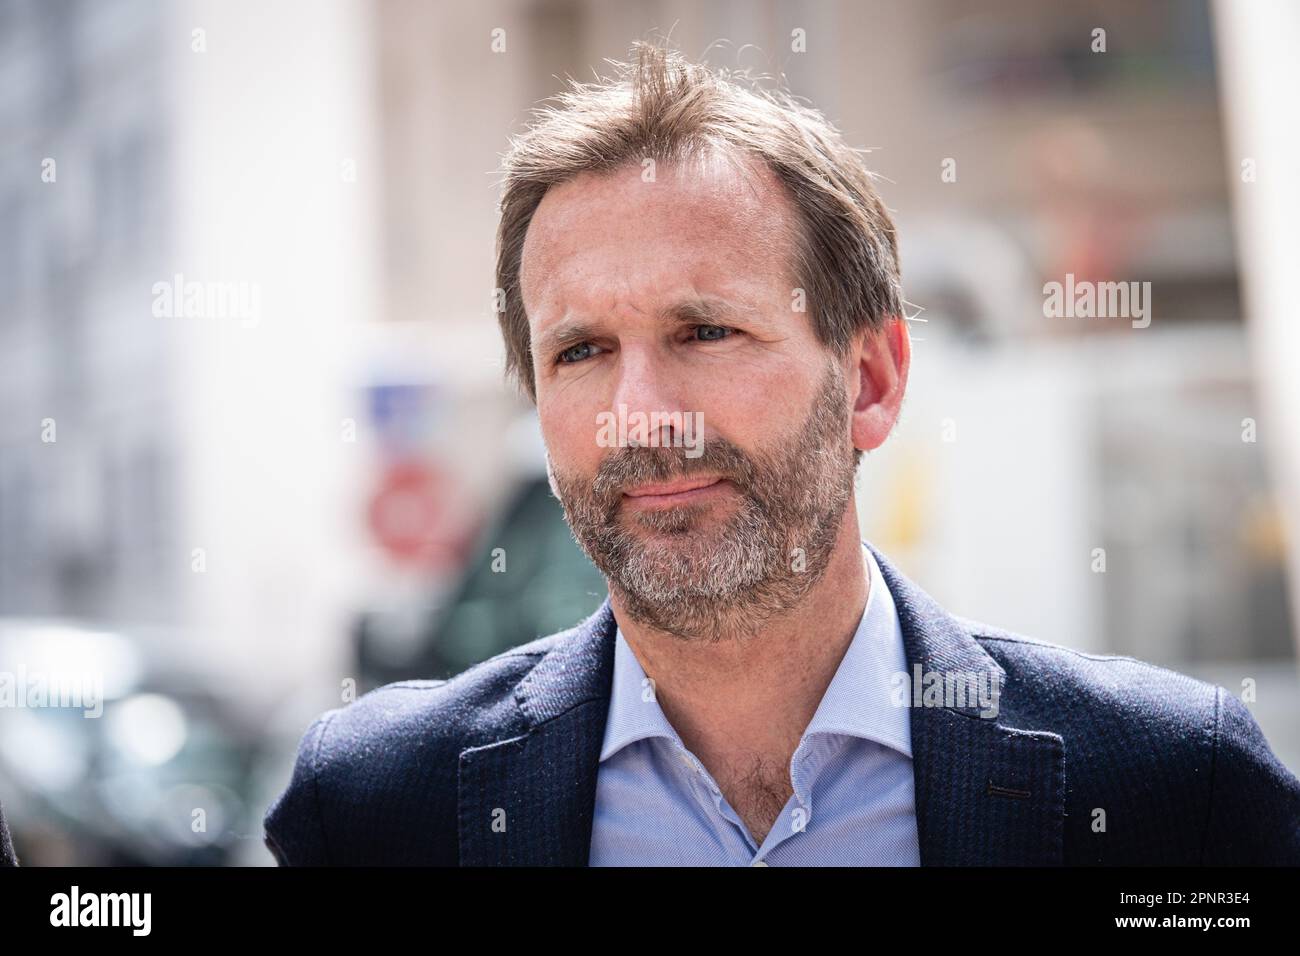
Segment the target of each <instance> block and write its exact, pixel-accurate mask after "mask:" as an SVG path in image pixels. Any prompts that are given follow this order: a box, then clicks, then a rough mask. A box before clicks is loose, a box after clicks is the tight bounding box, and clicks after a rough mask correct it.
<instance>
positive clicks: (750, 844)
mask: <svg viewBox="0 0 1300 956" xmlns="http://www.w3.org/2000/svg"><path fill="white" fill-rule="evenodd" d="M673 748H674V752H675V753H676V754H677V760H678V762H679V763H680V764H681V765H682V768H683V770H684V771H685V774H686V780H687V784H688V786H690V787H691V788H692V792H693V793H694V792H697V791H698V799H700V800H703V801H705V811H706V812H708V803H710V802H711V803H712V804H713V809H714V810H715V811H716V812H717V814H718V815H719V816H721V817H722V818H723V819H724V820H726V821H727V823H728V824H730V827H729V829H727V830H726V832H728V833H729V835H730V837H731V840H735V841H739V842H740V845H741V846H742V847H743V848H744V850H745V855H746V856H748V857H754V856H755V854H758V852H759V851H758V848H757V847H756V846H755V845H754V841H753V838H752V837H751V836H750V835H749V831H748V829H747V828H746V827H745V824H744V822H743V821H742V820H741V819H740V817H739V815H737V813H736V811H735V810H733V809H732V808H731V804H729V803H728V802H727V798H726V797H724V796H723V795H722V789H721V788H720V787H719V786H718V784H717V783H716V781H714V779H713V776H712V775H711V774H710V773H709V771H708V770H707V769H706V768H705V766H704V765H703V764H702V763H700V762H699V760H697V759H696V757H695V755H694V754H692V753H691V752H690V751H689V750H687V749H686V747H685V746H684V745H683V744H682V743H681V741H679V740H674V741H673ZM729 842H730V841H729ZM750 865H751V866H767V864H766V863H765V862H763V861H762V860H761V859H757V858H755V859H753V861H752V862H751V863H750Z"/></svg>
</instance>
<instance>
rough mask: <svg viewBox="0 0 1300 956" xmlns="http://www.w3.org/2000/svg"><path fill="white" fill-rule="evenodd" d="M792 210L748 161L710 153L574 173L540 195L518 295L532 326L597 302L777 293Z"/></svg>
mask: <svg viewBox="0 0 1300 956" xmlns="http://www.w3.org/2000/svg"><path fill="white" fill-rule="evenodd" d="M796 224H797V211H796V209H795V207H794V204H793V203H792V202H791V201H790V199H789V197H788V195H787V194H786V191H785V189H784V187H783V186H782V184H781V182H780V180H779V179H778V178H777V176H776V174H775V173H773V172H772V170H771V169H769V168H768V167H767V166H766V165H765V164H764V163H762V162H760V161H758V160H757V159H750V158H745V159H732V158H730V157H727V156H724V155H721V154H716V153H715V154H710V155H706V156H704V157H700V158H698V159H695V160H692V161H689V162H686V163H681V164H673V165H665V164H663V163H660V164H658V166H657V168H656V169H655V170H654V178H653V180H652V181H647V178H646V175H645V171H644V168H643V167H642V166H641V165H640V164H629V165H627V166H624V167H621V168H619V169H617V170H614V171H612V172H602V173H583V174H581V175H579V176H577V177H575V178H574V179H571V180H569V181H567V182H565V183H563V184H561V185H558V186H554V187H552V188H551V189H550V190H549V191H548V192H547V194H546V196H545V197H544V198H543V199H542V202H541V204H540V205H539V206H538V208H537V211H536V212H535V213H534V215H533V219H532V222H531V223H530V225H529V228H528V234H527V237H526V239H525V242H524V249H523V256H522V261H521V264H520V285H521V292H522V295H523V298H524V303H525V309H526V311H527V312H528V314H529V317H530V320H532V324H533V325H534V329H536V327H537V322H538V320H539V319H540V321H541V323H542V324H546V323H547V319H548V318H552V319H553V318H555V317H556V316H555V315H554V313H555V312H556V311H557V310H559V311H561V312H562V311H565V310H568V309H581V308H583V307H584V304H593V303H595V302H596V301H600V300H603V301H604V302H606V303H608V302H609V301H610V300H611V299H613V300H629V301H631V302H632V303H633V304H635V303H636V302H638V301H645V302H648V301H650V300H652V299H658V298H662V297H664V296H667V295H670V294H673V293H674V292H678V291H681V290H682V289H684V288H690V289H695V290H696V291H701V292H702V291H706V290H705V288H704V287H708V291H712V292H716V293H717V294H720V295H726V294H727V290H728V289H729V288H730V289H733V290H739V289H742V288H744V289H748V290H749V291H750V292H751V293H753V292H757V291H758V290H760V289H768V290H770V291H776V290H784V291H788V290H787V289H786V287H787V286H789V285H790V284H791V282H792V278H791V273H790V262H791V256H792V254H793V251H794V247H795V246H794V236H795V235H796V231H797V225H796Z"/></svg>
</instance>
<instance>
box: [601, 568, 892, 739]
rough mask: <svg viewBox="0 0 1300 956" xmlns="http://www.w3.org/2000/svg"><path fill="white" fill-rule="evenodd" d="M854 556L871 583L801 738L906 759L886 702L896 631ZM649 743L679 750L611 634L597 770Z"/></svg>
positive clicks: (885, 597)
mask: <svg viewBox="0 0 1300 956" xmlns="http://www.w3.org/2000/svg"><path fill="white" fill-rule="evenodd" d="M862 552H863V560H864V561H865V563H866V566H867V575H868V577H869V579H870V582H871V584H870V591H869V593H868V595H867V606H866V607H865V608H864V609H863V612H862V618H861V619H860V621H859V622H858V627H857V630H856V631H855V632H854V635H853V640H852V641H851V642H850V643H849V647H848V650H847V651H845V653H844V658H843V659H842V660H841V661H840V666H839V667H838V668H837V669H836V671H835V676H834V677H833V678H832V679H831V682H830V684H829V685H828V686H827V688H826V692H825V693H824V694H823V695H822V699H821V703H820V704H818V706H817V710H816V712H815V713H814V714H813V718H812V720H811V721H810V722H809V724H808V728H807V729H806V730H805V731H804V735H803V737H804V740H806V739H807V738H808V737H809V736H811V735H812V734H826V735H840V736H850V737H860V738H863V739H866V740H873V741H875V742H877V743H880V744H883V745H885V746H887V747H890V748H892V749H894V750H896V751H898V752H900V753H902V754H904V755H906V756H907V757H911V756H912V742H911V741H912V738H911V725H910V717H909V714H908V710H907V708H906V707H899V706H896V704H895V703H894V702H893V700H891V688H892V687H893V675H895V674H899V673H906V672H907V654H906V651H905V650H904V648H903V631H902V626H901V624H900V622H899V618H898V610H897V608H896V607H895V605H894V597H893V595H892V594H890V593H889V588H888V586H886V584H885V579H884V577H883V576H882V575H881V573H880V567H879V565H878V564H877V563H876V559H875V557H874V556H873V555H872V553H871V549H870V548H868V547H867V546H866V542H863V547H862ZM649 737H665V738H667V739H668V740H670V741H673V742H675V743H677V744H678V745H681V738H680V737H678V735H677V731H675V730H674V729H673V727H672V725H671V724H670V723H669V722H668V718H667V717H666V716H665V715H664V712H663V710H662V709H661V708H660V706H659V704H658V702H657V701H656V700H655V699H654V694H653V691H652V686H651V684H650V680H649V678H647V677H646V673H645V670H644V669H643V668H642V667H641V663H640V661H638V660H637V658H636V655H635V654H634V653H633V652H632V648H631V647H630V646H629V645H628V643H627V641H626V640H625V639H624V637H623V631H622V629H621V628H619V629H618V630H617V632H616V634H615V638H614V679H613V684H612V687H611V691H610V703H609V716H608V718H607V719H606V721H605V738H604V742H603V744H602V745H601V750H600V759H601V761H602V762H603V761H605V760H606V759H608V758H609V757H610V756H612V755H613V754H615V753H617V752H618V751H619V750H621V749H622V748H624V747H626V746H627V745H628V744H631V743H633V742H635V741H637V740H642V739H645V738H649ZM801 743H802V742H801Z"/></svg>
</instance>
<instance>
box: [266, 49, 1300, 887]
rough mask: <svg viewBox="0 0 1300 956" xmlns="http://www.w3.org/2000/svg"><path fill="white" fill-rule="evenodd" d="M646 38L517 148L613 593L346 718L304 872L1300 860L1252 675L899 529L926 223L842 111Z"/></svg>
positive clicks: (319, 739)
mask: <svg viewBox="0 0 1300 956" xmlns="http://www.w3.org/2000/svg"><path fill="white" fill-rule="evenodd" d="M634 53H635V59H634V63H633V64H631V65H627V66H623V67H622V68H621V70H620V75H619V76H618V77H616V78H615V79H614V80H612V81H609V82H602V83H595V84H590V85H586V86H576V87H575V88H574V89H573V90H572V91H571V92H570V93H568V94H567V95H566V96H564V97H562V98H561V100H560V101H559V103H558V105H557V106H556V107H554V108H551V109H550V110H548V111H544V112H543V113H542V114H541V115H540V116H539V118H538V120H537V122H536V123H535V124H534V125H533V127H532V128H531V129H530V130H529V131H528V132H527V133H526V134H525V135H524V136H522V137H521V138H519V139H518V140H517V141H516V142H515V143H514V144H513V148H512V150H511V152H510V153H509V155H508V157H507V160H506V181H505V192H504V197H503V200H502V205H501V211H502V218H501V224H500V232H499V243H498V285H499V287H500V290H501V294H502V296H501V297H502V302H503V304H504V307H503V310H502V312H501V314H500V321H501V327H502V331H503V334H504V337H505V342H506V349H507V358H508V368H509V370H510V371H511V373H513V374H514V375H515V376H516V377H517V378H518V380H519V381H520V383H521V384H522V386H523V388H524V389H525V390H526V392H527V394H528V395H529V396H530V397H531V398H532V400H534V401H535V402H536V406H537V412H538V417H539V420H540V423H541V428H542V434H543V437H544V439H545V444H546V448H547V462H548V472H549V474H550V478H551V487H552V489H553V491H554V492H555V494H556V496H557V497H558V498H559V499H560V501H561V503H562V504H563V507H564V511H565V516H566V519H567V521H568V523H569V524H570V526H571V528H572V530H573V532H574V535H575V537H576V538H577V540H578V542H579V543H580V544H581V546H582V547H583V549H584V550H585V551H586V553H587V554H588V555H589V556H590V558H591V559H592V561H593V562H594V563H595V564H596V566H597V567H598V568H599V569H600V571H601V572H602V573H603V574H604V575H605V577H606V579H607V581H608V584H609V597H608V599H607V600H606V601H605V602H604V604H603V605H602V606H601V607H600V609H599V610H598V611H596V613H595V614H593V615H592V616H591V617H590V618H588V619H587V620H586V621H584V622H583V623H581V624H579V625H578V626H577V627H574V628H572V629H571V630H568V631H565V632H563V633H560V634H556V635H551V636H549V637H544V638H541V639H538V640H533V641H532V642H531V643H526V644H523V646H521V647H518V648H516V649H514V650H511V651H509V652H507V653H504V654H500V655H498V656H496V657H494V658H492V659H491V660H489V661H487V662H484V663H482V664H479V665H478V666H475V667H472V668H470V669H469V670H467V671H465V672H464V673H462V674H460V675H458V676H456V677H454V678H452V679H451V680H446V681H409V682H404V683H399V684H393V685H390V686H388V687H385V688H381V689H379V690H377V691H374V692H372V693H370V694H367V695H365V696H364V697H362V698H361V699H359V700H357V701H356V702H354V703H352V704H350V705H348V706H346V707H343V708H339V709H336V710H332V711H330V712H328V713H326V714H324V715H322V716H321V717H320V718H319V719H318V720H317V721H316V722H315V723H313V724H312V726H311V728H310V729H309V730H308V731H307V733H306V735H305V737H304V738H303V741H302V745H301V748H300V751H299V755H298V762H297V766H296V768H295V772H294V776H293V780H292V782H291V783H290V785H289V787H288V789H287V790H286V791H285V793H284V794H283V795H282V796H281V797H280V798H279V800H278V801H277V802H276V804H275V805H274V806H273V807H272V808H271V809H270V811H269V813H268V814H267V818H266V833H267V837H266V839H267V845H268V847H270V849H271V850H272V852H273V853H274V854H275V856H276V858H277V859H278V860H279V861H280V862H281V863H282V864H326V863H332V864H369V863H396V864H421V863H423V864H463V865H483V864H567V865H586V864H590V865H621V864H703V865H819V864H860V865H918V864H920V865H963V864H975V865H979V864H994V865H1016V864H1033V865H1043V864H1076V865H1077V864H1152V863H1162V864H1184V863H1185V864H1201V863H1233V864H1248V863H1300V782H1298V781H1297V780H1296V778H1295V777H1294V776H1292V775H1291V774H1290V773H1289V772H1288V771H1287V770H1286V769H1285V768H1284V767H1283V766H1282V765H1281V764H1280V763H1279V761H1278V760H1277V758H1276V757H1275V756H1274V755H1273V753H1272V752H1271V751H1270V749H1269V747H1268V745H1267V743H1266V742H1265V740H1264V738H1263V736H1262V734H1261V733H1260V730H1259V728H1258V726H1257V725H1256V723H1255V722H1254V720H1253V719H1252V717H1251V715H1250V714H1249V712H1248V711H1247V709H1246V708H1245V706H1244V705H1243V704H1242V703H1241V702H1240V701H1238V700H1237V699H1236V698H1235V697H1234V696H1232V695H1231V694H1229V693H1228V692H1226V691H1225V690H1223V689H1222V688H1217V687H1214V686H1211V685H1209V684H1205V683H1201V682H1199V681H1195V680H1192V679H1191V678H1188V677H1184V676H1182V675H1179V674H1176V673H1173V672H1170V671H1167V670H1163V669H1161V668H1158V667H1154V666H1151V665H1148V664H1144V663H1141V662H1138V661H1134V660H1131V659H1129V658H1121V657H1103V656H1096V655H1090V654H1083V653H1078V652H1075V651H1071V650H1066V649H1064V648H1060V647H1055V646H1052V645H1050V644H1044V643H1040V642H1037V641H1033V640H1030V639H1028V638H1024V637H1020V636H1017V635H1014V634H1010V633H1007V632H1006V631H1003V630H1000V629H997V628H993V627H988V626H986V625H983V624H979V623H976V622H973V621H968V620H964V619H961V618H957V617H954V616H952V615H950V614H949V613H947V612H945V611H944V610H943V609H942V608H941V607H939V606H938V605H937V604H936V603H935V602H934V601H933V600H932V599H931V598H930V597H929V596H927V595H926V594H925V592H924V591H922V590H921V589H920V588H918V587H917V586H916V585H915V584H913V583H912V582H911V581H909V580H908V579H907V578H906V577H904V576H903V575H902V574H901V573H899V571H898V570H897V569H896V568H895V567H894V566H893V564H892V563H891V562H890V561H889V560H888V559H887V558H886V557H885V555H883V554H882V553H880V552H879V551H878V550H876V549H875V548H874V547H872V546H871V545H870V544H868V543H866V542H863V541H862V540H861V536H860V534H859V529H858V524H857V512H856V508H855V507H854V500H853V496H854V475H855V470H856V467H857V464H858V461H859V459H860V458H861V456H862V453H863V451H864V450H870V449H874V448H876V447H878V446H879V445H880V444H881V443H882V442H883V441H884V440H885V438H886V437H887V436H888V434H889V432H890V430H891V429H892V427H893V426H894V423H895V421H896V419H897V417H898V414H899V408H900V405H901V403H902V401H903V395H904V389H905V387H906V383H907V375H908V366H909V358H910V345H909V340H908V333H907V329H906V323H905V320H904V319H903V316H902V296H901V293H900V287H899V273H898V264H897V255H896V248H895V237H894V230H893V225H892V223H891V221H890V217H889V216H888V214H887V212H886V211H885V209H884V207H883V205H882V204H881V202H880V200H879V198H878V197H877V195H876V193H875V191H874V189H873V187H872V184H871V179H870V175H869V174H868V173H867V171H866V170H865V169H864V168H863V166H862V164H861V161H860V159H859V157H858V156H857V155H856V153H855V152H854V151H852V150H850V149H849V148H847V147H846V146H845V145H844V144H843V143H842V142H841V140H840V138H839V135H838V133H836V131H835V130H834V129H833V128H832V127H830V126H829V125H828V124H827V123H826V122H825V121H824V120H823V119H822V118H821V116H820V115H819V114H817V113H816V112H814V111H812V110H809V109H806V108H804V107H801V106H799V105H797V104H795V103H793V102H792V101H790V100H789V99H788V98H785V97H783V96H780V95H775V94H768V93H761V92H758V91H755V90H752V89H748V88H746V87H745V86H744V85H743V84H741V83H738V82H736V80H735V79H734V78H730V77H727V76H726V75H719V74H715V73H712V72H710V71H709V70H707V69H706V68H704V67H702V66H700V65H696V64H691V63H689V62H686V61H684V60H683V59H682V58H681V57H680V56H679V55H678V54H676V53H673V52H668V51H664V50H662V49H658V48H655V47H651V46H646V45H640V44H639V45H638V46H637V47H636V48H635V49H634ZM611 415H615V416H619V417H620V423H619V426H618V427H617V428H615V427H611V424H612V420H611V418H610V416H611ZM699 425H702V431H701V430H700V429H699V428H698V426H699ZM624 426H628V427H624ZM624 435H626V436H627V440H623V438H622V436H624ZM692 435H693V436H694V437H695V438H698V437H699V436H700V435H702V436H703V441H702V442H700V441H695V440H693V439H692ZM688 439H692V440H688ZM521 637H522V636H521Z"/></svg>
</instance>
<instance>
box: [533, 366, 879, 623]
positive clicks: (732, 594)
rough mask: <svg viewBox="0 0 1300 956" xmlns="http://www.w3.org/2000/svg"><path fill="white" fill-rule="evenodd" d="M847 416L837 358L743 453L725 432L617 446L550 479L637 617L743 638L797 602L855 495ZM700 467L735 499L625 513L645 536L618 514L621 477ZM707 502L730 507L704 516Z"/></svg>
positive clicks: (589, 550)
mask: <svg viewBox="0 0 1300 956" xmlns="http://www.w3.org/2000/svg"><path fill="white" fill-rule="evenodd" d="M847 425H848V397H847V394H846V392H845V390H844V385H843V382H842V380H841V378H840V372H839V369H838V367H837V366H835V365H834V364H833V363H832V364H830V365H829V366H828V371H827V375H826V376H825V378H824V379H823V384H822V387H821V389H820V391H819V393H818V395H817V397H816V398H815V399H814V401H813V407H812V410H811V411H810V413H809V415H808V418H807V420H806V421H805V422H804V423H803V424H802V426H801V427H799V428H798V429H797V430H796V431H795V432H794V436H793V438H791V439H790V440H789V441H787V442H778V443H777V444H776V445H774V446H773V448H774V451H773V452H772V453H770V454H768V453H754V454H745V453H742V452H741V451H740V449H738V448H737V447H736V446H735V445H733V444H732V443H730V442H728V441H726V440H725V439H723V438H721V437H720V436H719V437H713V438H709V439H708V440H707V441H705V443H704V449H703V454H702V455H701V456H700V457H699V458H695V459H689V458H686V457H685V455H684V450H683V449H679V448H672V447H631V448H620V449H616V450H615V451H614V452H613V453H612V454H610V456H609V457H608V458H607V459H606V460H605V461H604V462H602V463H601V467H600V469H599V470H598V472H597V476H596V478H595V480H594V481H592V482H590V483H588V482H583V481H581V480H575V479H573V478H569V477H566V476H564V475H562V474H560V473H558V472H556V473H553V474H552V488H553V489H555V490H556V491H557V492H558V497H559V498H560V503H561V505H562V506H563V508H564V513H565V518H566V520H567V521H568V523H569V527H570V529H571V530H572V531H573V535H574V538H575V540H576V541H577V542H578V544H579V546H580V547H581V548H582V550H583V551H584V552H585V553H586V554H587V556H588V557H589V558H590V559H591V561H592V563H593V564H594V565H596V567H597V568H599V569H600V571H601V572H602V573H603V574H604V575H605V577H606V578H607V580H608V582H609V586H610V590H611V591H612V592H615V593H616V594H617V596H618V597H619V598H620V601H621V603H622V604H623V605H624V607H625V608H626V611H627V613H628V614H629V615H631V617H632V618H633V620H635V621H637V622H638V623H639V624H642V625H644V626H646V627H651V628H654V629H656V630H659V631H663V632H665V633H668V634H673V635H676V636H677V637H680V638H682V639H683V640H699V641H706V642H715V641H719V640H722V639H723V638H726V637H737V638H743V637H744V636H746V635H748V634H752V633H753V632H755V631H757V630H758V629H759V628H761V627H762V626H763V625H764V624H765V623H767V622H768V621H770V620H771V619H772V618H773V617H776V616H779V615H781V614H783V613H786V612H789V611H791V610H793V609H794V608H796V607H797V606H799V604H800V603H801V602H802V601H803V599H804V598H805V596H806V595H807V594H808V592H809V590H810V589H811V588H812V587H813V586H814V585H816V584H817V582H818V581H820V580H821V578H822V577H823V575H824V574H825V572H826V568H827V567H828V566H829V564H830V559H831V556H832V554H833V552H834V549H835V545H836V542H837V540H838V537H839V530H840V524H841V521H842V519H843V516H844V510H845V508H847V507H848V504H849V502H850V501H851V500H852V498H853V481H854V475H855V473H856V464H857V463H856V460H855V457H854V449H853V446H852V443H851V442H849V440H848V427H847ZM782 447H785V448H789V449H790V451H789V453H788V454H785V455H781V454H780V449H781V448H782ZM701 473H713V474H721V475H722V476H724V477H726V478H729V479H730V480H731V481H732V482H733V483H734V485H735V487H736V490H737V491H739V492H740V494H739V496H733V497H737V498H738V500H737V501H736V505H735V506H731V505H726V506H724V505H720V504H717V503H714V504H712V505H700V506H692V505H683V506H680V507H677V508H673V509H671V510H665V511H645V512H640V513H637V514H635V515H630V516H629V517H628V518H627V519H626V520H627V521H629V522H636V523H637V524H639V525H640V526H641V527H642V528H644V529H646V530H647V531H651V532H653V533H654V537H653V538H651V539H650V540H649V541H647V540H645V539H643V538H641V537H638V536H637V534H636V533H634V532H633V531H632V530H630V529H629V528H628V527H626V526H625V524H624V522H623V520H622V519H621V518H620V510H621V509H620V507H619V506H620V502H621V499H622V490H623V489H624V488H629V487H633V486H635V485H637V484H644V483H647V482H664V481H670V480H673V479H676V478H681V477H689V476H691V475H693V474H701ZM709 507H714V508H719V507H728V508H731V509H732V510H733V511H734V514H732V515H730V516H729V517H727V518H725V519H723V520H721V521H719V522H716V523H712V524H710V525H709V526H707V527H705V526H702V520H703V518H702V515H703V512H704V510H705V509H706V508H709Z"/></svg>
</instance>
